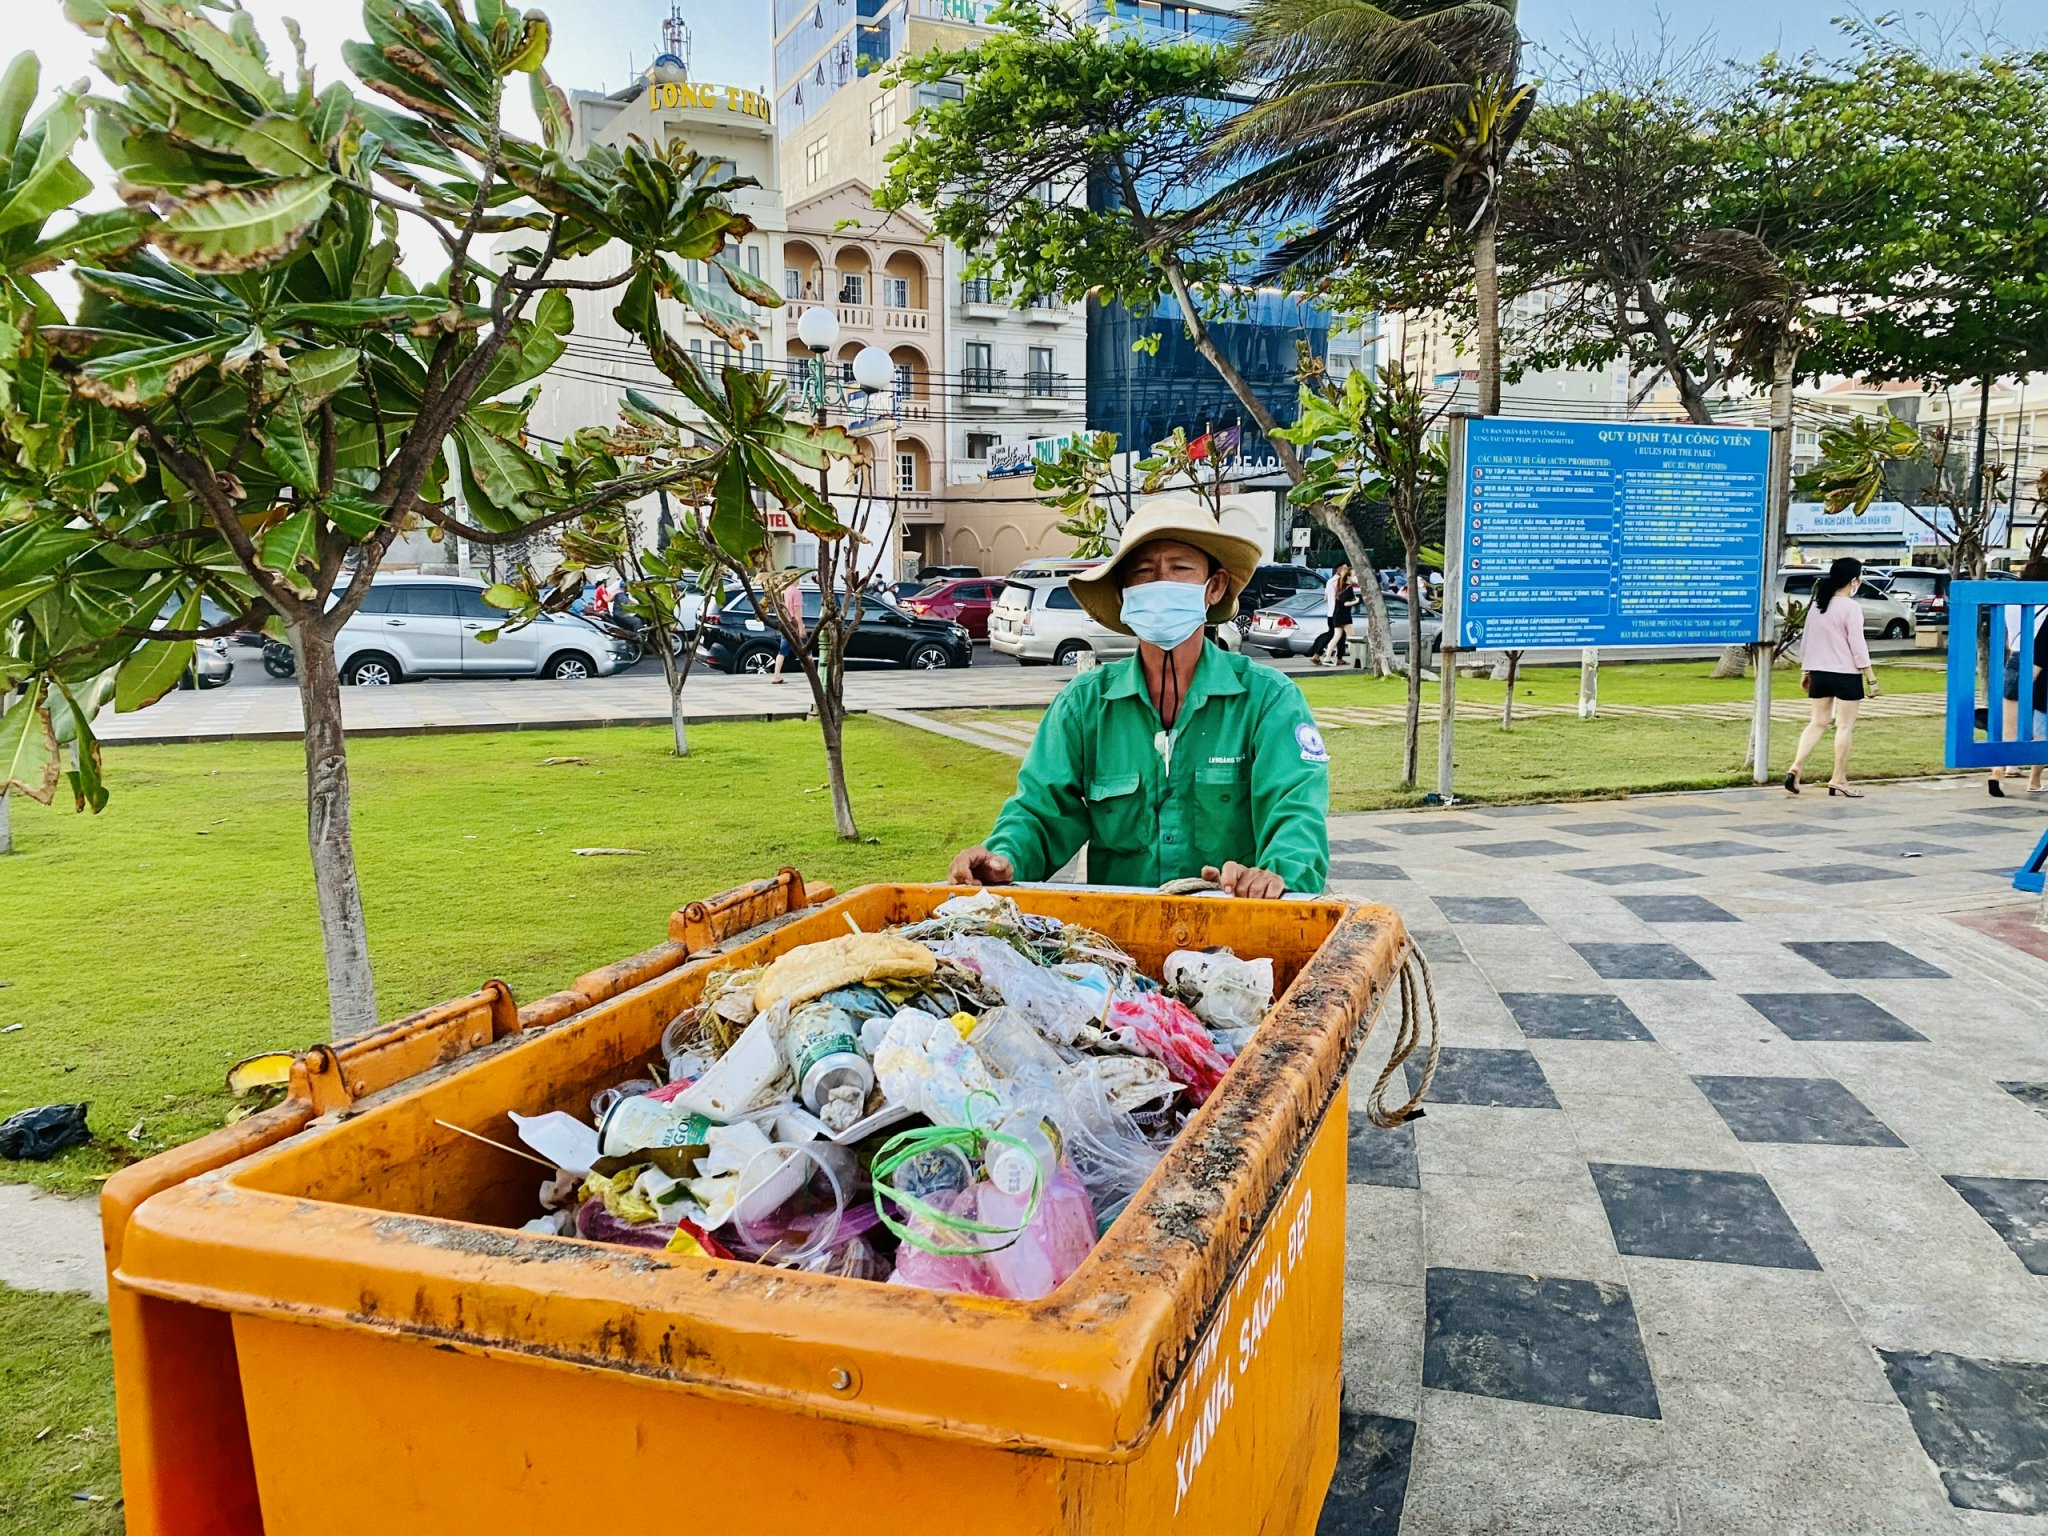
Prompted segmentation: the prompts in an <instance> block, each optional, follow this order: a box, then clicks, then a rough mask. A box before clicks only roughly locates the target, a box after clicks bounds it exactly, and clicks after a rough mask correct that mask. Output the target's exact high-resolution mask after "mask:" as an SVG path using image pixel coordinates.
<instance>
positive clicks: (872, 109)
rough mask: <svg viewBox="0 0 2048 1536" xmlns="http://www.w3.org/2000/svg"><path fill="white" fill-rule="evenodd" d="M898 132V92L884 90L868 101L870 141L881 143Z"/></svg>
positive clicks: (871, 142)
mask: <svg viewBox="0 0 2048 1536" xmlns="http://www.w3.org/2000/svg"><path fill="white" fill-rule="evenodd" d="M895 132H896V93H895V92H894V91H884V92H882V93H881V95H879V96H877V97H876V98H875V99H874V100H873V101H871V102H869V103H868V142H869V143H870V144H880V143H881V142H882V141H883V140H885V139H888V138H890V137H892V136H893V135H894V134H895Z"/></svg>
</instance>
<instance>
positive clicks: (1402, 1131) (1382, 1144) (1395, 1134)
mask: <svg viewBox="0 0 2048 1536" xmlns="http://www.w3.org/2000/svg"><path fill="white" fill-rule="evenodd" d="M1349 1129H1350V1132H1351V1136H1350V1139H1349V1141H1348V1142H1347V1143H1346V1145H1345V1152H1346V1156H1347V1159H1348V1161H1347V1164H1346V1168H1345V1175H1344V1181H1345V1182H1346V1183H1347V1184H1378V1185H1382V1186H1384V1187H1385V1188H1388V1189H1420V1188H1422V1179H1421V1176H1420V1175H1419V1174H1417V1172H1416V1170H1415V1127H1414V1125H1413V1124H1408V1125H1397V1126H1395V1127H1394V1128H1393V1129H1392V1130H1383V1129H1381V1128H1380V1127H1379V1126H1377V1125H1374V1124H1373V1123H1372V1121H1371V1120H1369V1119H1368V1118H1366V1116H1364V1115H1353V1116H1352V1117H1351V1123H1350V1126H1349Z"/></svg>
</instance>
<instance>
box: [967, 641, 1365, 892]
mask: <svg viewBox="0 0 2048 1536" xmlns="http://www.w3.org/2000/svg"><path fill="white" fill-rule="evenodd" d="M1159 736H1160V724H1159V712H1158V711H1157V710H1156V709H1154V708H1153V707H1152V700H1151V698H1150V697H1149V696H1148V695H1147V693H1146V691H1145V676H1144V673H1143V672H1142V671H1141V670H1140V667H1139V663H1138V658H1137V657H1136V656H1131V657H1127V658H1126V659H1124V660H1123V661H1119V662H1114V663H1112V664H1111V665H1109V666H1106V667H1100V668H1098V669H1097V670H1095V671H1093V672H1084V673H1082V674H1081V675H1080V676H1079V677H1077V678H1075V679H1074V680H1073V681H1072V682H1071V683H1068V684H1067V686H1066V687H1065V688H1063V689H1061V690H1060V693H1059V696H1058V697H1057V698H1055V699H1054V700H1053V701H1052V707H1051V708H1050V709H1049V710H1047V711H1046V715H1045V723H1044V724H1043V725H1041V726H1040V727H1039V730H1038V737H1037V739H1036V740H1035V741H1033V742H1032V744H1031V751H1030V754H1029V755H1028V756H1027V757H1026V758H1025V759H1024V767H1023V769H1022V770H1021V771H1020V772H1019V773H1018V775H1017V793H1016V794H1014V795H1012V796H1011V797H1010V799H1009V802H1008V803H1007V804H1005V805H1004V807H1003V810H1002V814H1001V815H1000V816H998V817H997V818H996V827H995V831H994V832H993V833H991V834H990V835H989V839H988V846H989V848H990V849H991V850H993V851H994V852H996V853H999V854H1001V855H1002V856H1003V857H1004V858H1006V859H1008V860H1009V861H1010V863H1011V864H1012V866H1014V868H1015V870H1016V876H1017V878H1018V879H1019V880H1043V879H1045V878H1047V877H1048V876H1050V875H1051V874H1052V873H1053V872H1054V871H1055V870H1057V869H1059V868H1060V867H1061V866H1062V865H1064V864H1065V863H1066V862H1067V860H1069V859H1071V858H1072V857H1073V856H1074V855H1075V853H1077V852H1078V851H1079V850H1080V847H1081V845H1082V844H1083V843H1086V844H1087V845H1088V878H1089V880H1091V881H1093V882H1095V883H1097V884H1101V885H1141V886H1142V885H1160V884H1163V883H1164V882H1166V881H1168V880H1179V879H1182V878H1184V877H1188V876H1198V875H1200V874H1201V872H1202V867H1203V866H1204V865H1205V864H1207V865H1214V866H1216V867H1217V868H1219V869H1220V868H1221V867H1222V866H1223V865H1224V864H1225V863H1227V862H1228V861H1230V860H1232V859H1235V860H1236V861H1237V862H1238V863H1240V864H1248V865H1255V866H1257V867H1258V868H1260V869H1267V870H1271V871H1272V872H1273V873H1274V874H1276V875H1278V876H1279V877H1280V878H1281V879H1282V880H1284V881H1286V882H1287V889H1288V890H1290V891H1304V892H1308V893H1309V894H1311V895H1313V894H1316V893H1319V892H1320V891H1321V890H1322V888H1323V880H1324V877H1325V876H1326V875H1328V874H1329V872H1330V835H1329V827H1328V824H1327V820H1326V818H1327V817H1328V815H1329V809H1330V758H1329V754H1328V752H1326V751H1325V750H1324V748H1323V738H1322V734H1321V733H1320V732H1319V731H1317V729H1316V723H1315V718H1314V717H1313V716H1312V715H1311V714H1310V713H1309V709H1308V701H1307V700H1306V699H1304V698H1303V697H1302V696H1301V690H1300V689H1298V688H1296V687H1295V686H1294V684H1293V683H1292V682H1290V681H1289V680H1288V679H1287V678H1286V677H1285V676H1284V675H1283V674H1281V673H1279V672H1276V671H1274V670H1273V669H1272V668H1271V667H1262V666H1259V665H1257V664H1255V663H1254V662H1252V661H1250V660H1248V659H1246V658H1245V657H1243V656H1233V655H1231V654H1230V653H1229V652H1227V651H1223V650H1220V649H1218V648H1217V647H1215V646H1213V645H1210V646H1204V647H1203V648H1202V658H1201V660H1200V661H1199V662H1198V663H1196V666H1195V675H1194V677H1193V678H1192V679H1190V681H1189V684H1188V694H1187V699H1186V701H1185V702H1184V703H1183V704H1182V705H1181V708H1180V714H1179V716H1178V717H1177V718H1176V720H1175V723H1174V729H1173V733H1172V740H1171V754H1170V755H1171V761H1170V763H1169V760H1168V757H1167V755H1164V754H1162V753H1161V752H1160V750H1159V746H1158V738H1159Z"/></svg>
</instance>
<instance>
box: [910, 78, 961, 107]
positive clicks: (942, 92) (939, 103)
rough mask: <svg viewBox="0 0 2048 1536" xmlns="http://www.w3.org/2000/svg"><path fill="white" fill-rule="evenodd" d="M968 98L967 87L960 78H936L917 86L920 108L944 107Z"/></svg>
mask: <svg viewBox="0 0 2048 1536" xmlns="http://www.w3.org/2000/svg"><path fill="white" fill-rule="evenodd" d="M966 99H967V87H966V86H964V85H962V84H961V83H960V82H959V81H958V80H935V81H933V82H932V83H931V84H930V85H920V86H919V87H918V88H917V104H918V107H919V108H920V109H922V108H925V107H943V106H946V105H948V104H950V103H952V102H956V101H965V100H966Z"/></svg>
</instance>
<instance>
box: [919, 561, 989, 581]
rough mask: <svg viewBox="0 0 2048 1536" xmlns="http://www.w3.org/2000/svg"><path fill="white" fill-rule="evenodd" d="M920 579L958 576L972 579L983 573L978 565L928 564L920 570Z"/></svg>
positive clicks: (945, 578) (943, 578)
mask: <svg viewBox="0 0 2048 1536" xmlns="http://www.w3.org/2000/svg"><path fill="white" fill-rule="evenodd" d="M917 574H918V577H919V579H920V580H923V581H927V582H932V581H940V580H947V579H953V578H958V579H962V580H966V581H972V580H974V579H975V578H976V577H977V576H979V575H980V574H981V567H980V566H978V565H927V566H922V567H920V568H919V570H918V573H917Z"/></svg>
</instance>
